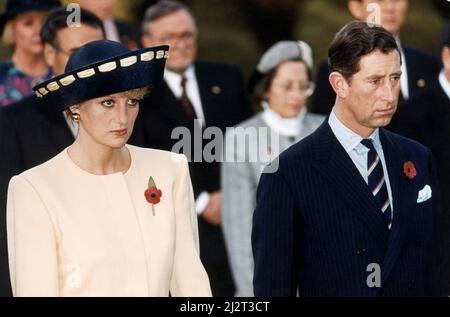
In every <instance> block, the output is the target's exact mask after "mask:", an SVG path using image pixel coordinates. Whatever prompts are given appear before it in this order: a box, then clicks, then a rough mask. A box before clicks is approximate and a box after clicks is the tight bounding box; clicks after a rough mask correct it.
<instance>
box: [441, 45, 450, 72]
mask: <svg viewBox="0 0 450 317" xmlns="http://www.w3.org/2000/svg"><path fill="white" fill-rule="evenodd" d="M441 55H442V56H441V57H442V64H444V69H445V71H446V72H450V47H449V46H444V48H443V49H442V54H441Z"/></svg>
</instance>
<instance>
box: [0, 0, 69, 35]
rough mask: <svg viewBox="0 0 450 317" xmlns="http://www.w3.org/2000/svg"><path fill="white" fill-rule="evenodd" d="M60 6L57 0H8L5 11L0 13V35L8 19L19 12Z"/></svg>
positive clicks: (44, 9) (47, 9) (46, 9)
mask: <svg viewBox="0 0 450 317" xmlns="http://www.w3.org/2000/svg"><path fill="white" fill-rule="evenodd" d="M60 6H61V3H60V2H59V1H58V0H8V1H7V2H6V9H5V12H3V13H1V14H0V35H1V34H3V28H4V27H5V24H6V22H7V21H8V19H11V18H13V17H15V16H16V15H17V14H19V13H25V12H29V11H50V10H52V9H54V8H58V7H60Z"/></svg>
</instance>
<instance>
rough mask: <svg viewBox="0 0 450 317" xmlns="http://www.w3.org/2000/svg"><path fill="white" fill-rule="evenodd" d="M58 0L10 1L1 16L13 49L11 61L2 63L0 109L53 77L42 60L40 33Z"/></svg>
mask: <svg viewBox="0 0 450 317" xmlns="http://www.w3.org/2000/svg"><path fill="white" fill-rule="evenodd" d="M59 5H60V3H59V1H56V0H45V1H36V0H14V1H12V0H10V1H8V2H7V4H6V11H5V13H3V14H2V15H0V33H1V35H2V41H3V44H4V45H5V46H7V47H8V46H9V47H13V54H12V56H11V59H10V60H8V61H4V62H1V63H0V106H6V105H9V104H11V103H13V102H16V101H19V100H21V99H22V98H23V97H25V96H27V95H29V94H31V93H32V89H31V87H33V86H35V85H37V84H39V83H40V82H41V81H44V80H46V79H48V78H50V77H51V73H50V70H49V68H48V66H47V64H46V63H45V60H44V57H43V45H42V42H41V39H40V36H39V30H40V27H41V24H42V22H43V19H44V18H45V16H46V14H47V11H49V10H51V9H53V8H55V7H58V6H59Z"/></svg>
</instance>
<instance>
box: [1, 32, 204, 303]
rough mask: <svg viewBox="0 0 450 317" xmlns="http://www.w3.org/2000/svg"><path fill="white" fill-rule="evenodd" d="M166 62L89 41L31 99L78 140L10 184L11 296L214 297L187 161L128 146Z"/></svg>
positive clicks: (156, 51) (159, 51)
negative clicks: (72, 128)
mask: <svg viewBox="0 0 450 317" xmlns="http://www.w3.org/2000/svg"><path fill="white" fill-rule="evenodd" d="M167 51H168V47H167V46H159V47H155V48H146V49H142V50H139V51H133V52H131V51H129V50H128V49H127V48H125V47H124V46H123V45H121V44H119V43H116V42H111V41H95V42H91V43H88V44H86V45H85V46H83V47H81V48H80V49H78V50H77V51H76V52H75V53H74V54H73V55H72V56H71V58H70V59H69V62H68V64H67V67H66V73H65V74H63V75H61V76H58V77H55V78H53V79H52V80H50V81H47V82H45V83H43V84H41V85H38V86H37V87H35V88H34V90H35V91H36V94H37V96H38V97H40V98H44V99H47V100H48V101H49V104H58V105H60V106H61V107H60V108H58V110H66V111H68V115H69V116H70V117H71V118H72V119H73V121H75V122H77V124H78V125H79V133H78V137H77V139H76V140H75V142H74V144H73V145H71V146H70V147H68V148H67V149H65V150H64V151H63V152H61V153H60V154H58V155H57V156H56V157H54V158H53V159H51V160H49V161H47V162H46V163H44V164H42V165H40V166H37V167H35V168H33V169H30V170H28V171H26V172H24V173H22V174H20V175H18V176H15V177H14V178H12V180H11V182H10V186H9V192H8V206H7V221H8V248H9V262H10V270H11V280H12V287H13V293H14V295H15V296H168V295H169V293H170V294H171V295H172V296H210V295H211V291H210V286H209V281H208V276H207V274H206V272H205V270H204V268H203V266H202V263H201V262H200V259H199V250H198V249H199V246H198V233H197V217H196V214H195V211H194V199H193V193H192V186H191V182H190V177H189V171H188V167H187V162H186V159H185V157H184V156H180V155H177V154H172V153H169V152H164V151H159V150H151V149H143V148H138V147H134V146H129V145H126V141H127V140H128V138H129V136H130V134H131V131H132V129H133V124H134V120H135V119H136V116H137V113H138V109H139V99H141V98H142V97H143V94H144V93H145V91H146V89H147V88H143V87H151V86H154V85H155V84H156V83H157V82H158V81H160V80H161V79H162V76H163V70H164V64H165V59H166V58H167ZM56 113H57V112H55V114H56Z"/></svg>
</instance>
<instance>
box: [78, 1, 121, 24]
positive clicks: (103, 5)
mask: <svg viewBox="0 0 450 317" xmlns="http://www.w3.org/2000/svg"><path fill="white" fill-rule="evenodd" d="M78 3H79V4H80V6H81V7H82V8H83V9H86V10H89V11H91V12H92V13H94V14H95V15H96V16H98V17H99V18H100V20H102V21H104V20H106V19H108V18H110V17H112V16H113V14H114V6H115V5H116V1H115V0H79V1H78Z"/></svg>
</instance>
